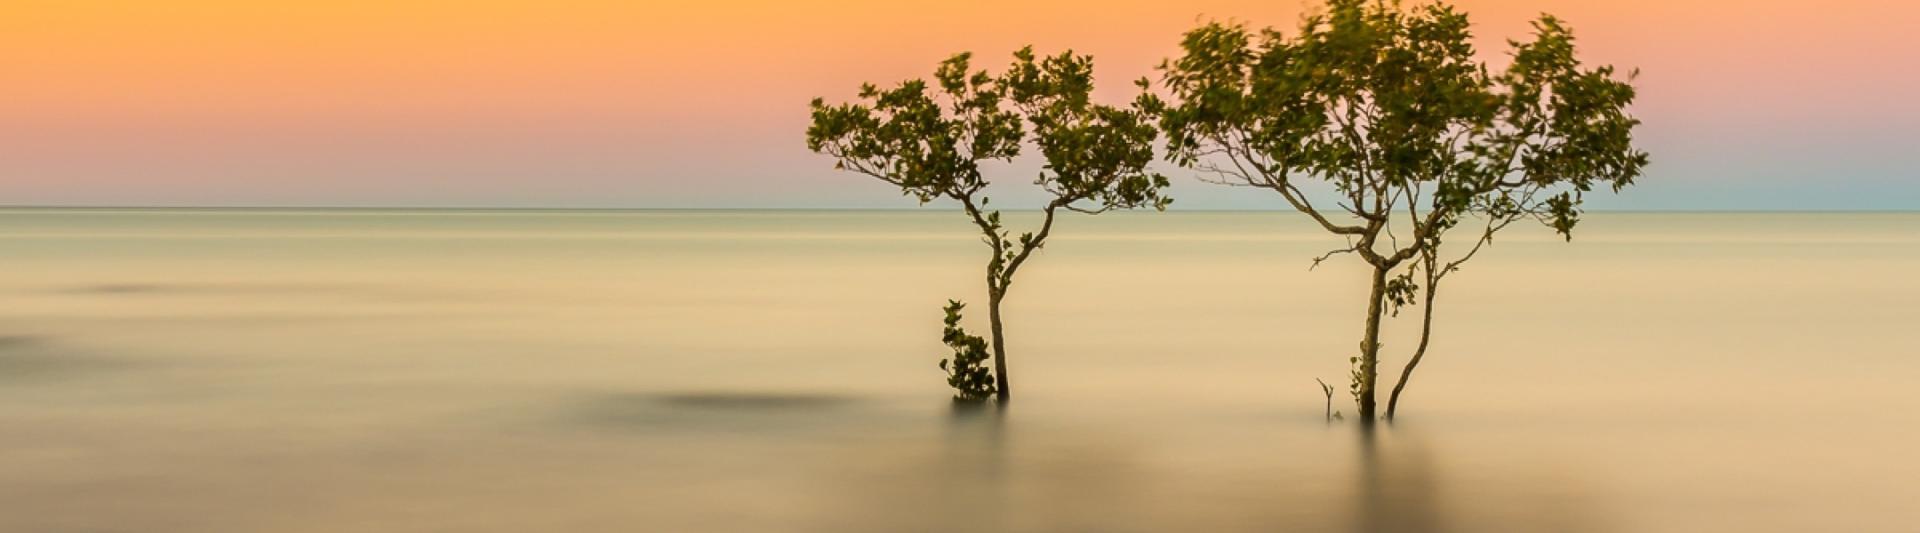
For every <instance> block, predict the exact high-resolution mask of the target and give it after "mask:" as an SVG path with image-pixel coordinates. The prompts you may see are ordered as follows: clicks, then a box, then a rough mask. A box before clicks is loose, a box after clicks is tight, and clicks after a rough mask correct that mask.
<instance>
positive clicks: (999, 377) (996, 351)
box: [987, 290, 1011, 403]
mask: <svg viewBox="0 0 1920 533" xmlns="http://www.w3.org/2000/svg"><path fill="white" fill-rule="evenodd" d="M1005 296H1006V293H1005V292H1004V291H998V290H996V291H993V294H991V295H988V298H987V316H988V317H989V319H990V321H991V322H992V325H993V380H994V388H995V389H996V390H997V392H995V393H994V394H995V397H996V398H998V399H999V400H1000V402H1001V403H1005V402H1006V401H1007V397H1008V395H1009V394H1011V390H1009V389H1008V387H1007V342H1006V338H1005V337H1003V336H1001V334H1000V300H1001V299H1002V298H1004V297H1005Z"/></svg>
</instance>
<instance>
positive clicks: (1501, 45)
mask: <svg viewBox="0 0 1920 533" xmlns="http://www.w3.org/2000/svg"><path fill="white" fill-rule="evenodd" d="M1456 5H1458V6H1460V7H1461V8H1463V9H1464V10H1466V11H1467V12H1469V13H1470V14H1471V15H1472V17H1473V19H1474V21H1475V24H1476V32H1477V37H1478V38H1479V44H1480V49H1481V51H1482V52H1483V54H1485V55H1487V57H1488V59H1489V60H1490V61H1493V62H1496V63H1498V62H1499V61H1501V58H1502V57H1503V51H1504V49H1505V40H1506V39H1508V38H1519V37H1524V36H1525V32H1526V30H1527V22H1528V21H1529V20H1530V19H1532V18H1535V17H1537V16H1538V15H1539V13H1541V12H1550V13H1553V14H1555V15H1557V16H1559V17H1561V18H1562V19H1564V20H1566V21H1567V22H1568V23H1569V24H1571V25H1572V27H1573V28H1574V30H1575V32H1576V35H1577V36H1578V38H1579V39H1580V46H1581V51H1582V55H1583V56H1584V58H1585V59H1586V60H1587V61H1588V62H1589V63H1594V64H1602V63H1604V64H1614V65H1619V66H1621V67H1637V68H1639V69H1641V72H1642V74H1641V77H1640V78H1639V79H1638V85H1639V87H1640V91H1641V92H1640V100H1639V102H1638V103H1637V104H1636V106H1635V107H1634V109H1633V111H1634V113H1635V114H1636V115H1637V116H1638V117H1640V118H1641V119H1643V120H1644V121H1645V124H1644V125H1643V126H1642V127H1641V129H1640V130H1639V135H1638V139H1639V142H1640V144H1641V146H1642V147H1643V148H1644V149H1645V150H1647V151H1648V152H1651V153H1652V156H1653V165H1652V166H1651V167H1650V168H1649V169H1648V172H1647V175H1646V176H1645V177H1644V178H1642V180H1641V185H1639V186H1637V187H1635V188H1632V189H1629V190H1628V191H1627V192H1625V193H1623V194H1621V195H1619V196H1617V197H1612V196H1604V195H1603V196H1600V197H1595V198H1592V199H1590V201H1589V205H1590V206H1592V207H1594V208H1596V209H1662V210H1664V209H1680V210H1684V209H1708V210H1773V209H1802V210H1848V209H1862V210H1884V209H1920V35H1916V29H1920V3H1912V2H1906V1H1895V0H1825V1H1820V2H1810V1H1805V0H1791V1H1788V0H1738V1H1736V0H1607V1H1597V0H1537V1H1508V0H1460V1H1458V2H1456ZM1308 7H1309V3H1308V2H1306V1H1304V0H1248V1H1242V0H1198V1H1166V0H1161V1H1153V2H1147V1H1134V0H1067V1H1052V2H1049V1H1038V0H1030V1H1016V0H975V1H969V2H939V3H935V2H908V1H899V0H843V1H814V2H808V1H800V0H793V1H763V0H701V1H672V0H642V1H559V0H541V1H533V0H460V1H453V0H378V1H369V0H281V1H275V2H260V1H257V0H170V1H153V0H117V1H116V0H5V1H4V2H0V205H94V206H99V205H110V206H357V207H381V206H429V207H433V206H438V207H636V208H660V207H681V208H733V207H742V208H758V207H797V208H843V207H845V208H892V207H912V206H914V205H915V203H914V202H913V201H912V200H911V199H908V198H904V197H901V196H900V195H899V193H898V191H896V190H893V189H892V188H890V186H888V185H886V184H884V183H881V182H878V181H876V180H873V179H872V178H868V177H864V176H860V175H856V174H851V173H846V172H836V171H834V170H833V162H832V161H831V160H829V159H827V158H826V157H824V156H820V155H816V154H812V153H810V152H808V151H807V150H806V148H805V145H804V131H805V129H806V125H807V120H808V117H807V102H808V101H809V100H811V99H812V98H813V97H816V96H821V97H826V98H828V99H829V100H844V99H848V98H850V97H852V96H853V93H854V91H855V90H856V88H857V87H858V86H859V84H860V83H862V82H867V81H874V82H879V83H892V82H897V81H899V80H903V79H906V78H909V77H920V76H926V75H928V74H930V73H931V72H932V69H933V67H934V65H935V64H936V63H938V62H939V61H940V60H941V59H944V58H945V57H946V56H947V55H949V54H951V53H953V52H958V51H972V52H975V54H976V57H978V58H980V59H979V60H978V61H979V64H982V65H991V66H995V67H998V66H999V65H1000V64H1001V62H1002V61H1004V60H1006V59H1007V58H1008V54H1009V53H1010V52H1011V51H1012V50H1014V49H1016V48H1018V47H1020V46H1021V45H1025V44H1032V45H1034V46H1035V47H1036V48H1037V49H1038V50H1039V51H1042V52H1052V51H1058V50H1062V49H1067V48H1071V49H1073V50H1075V51H1078V52H1081V53H1085V54H1091V55H1092V56H1094V58H1095V64H1096V75H1097V76H1098V79H1099V81H1100V83H1101V84H1102V90H1101V95H1102V96H1103V97H1104V98H1106V99H1108V101H1110V102H1114V103H1119V102H1123V101H1125V99H1127V98H1128V96H1129V94H1130V92H1131V91H1132V89H1131V87H1130V85H1129V83H1128V81H1129V80H1132V79H1135V78H1138V77H1140V76H1143V75H1149V74H1151V73H1152V66H1153V65H1155V64H1156V63H1158V62H1159V60H1160V59H1162V58H1165V57H1168V56H1170V55H1173V54H1174V53H1175V52H1176V51H1177V44H1178V40H1179V37H1180V34H1181V32H1183V31H1184V30H1186V29H1189V28H1191V27H1193V26H1194V25H1196V24H1197V23H1199V22H1201V21H1205V20H1215V19H1219V20H1239V21H1244V22H1247V23H1249V24H1252V25H1255V26H1277V27H1280V28H1282V29H1290V28H1291V27H1292V26H1293V25H1294V24H1295V22H1296V21H1297V20H1298V17H1299V14H1300V13H1301V12H1302V11H1304V10H1305V9H1307V8H1308ZM1162 169H1163V170H1164V171H1166V172H1167V173H1168V174H1169V175H1171V176H1173V177H1174V178H1175V182H1176V186H1175V190H1174V192H1173V195H1174V196H1175V197H1176V198H1177V200H1176V204H1175V205H1176V206H1177V207H1179V208H1187V209H1266V208H1280V207H1283V206H1284V204H1283V203H1281V202H1279V201H1277V198H1270V197H1268V196H1270V195H1261V194H1259V191H1250V190H1245V189H1231V188H1222V187H1216V186H1209V185H1205V184H1200V183H1197V182H1194V181H1193V180H1191V179H1190V177H1189V176H1188V175H1187V174H1185V173H1183V172H1181V171H1180V170H1179V169H1177V168H1173V167H1171V166H1170V165H1164V164H1163V165H1162ZM989 170H990V171H991V172H993V174H990V177H995V178H999V180H998V183H999V184H998V185H997V188H998V189H997V190H996V192H995V194H996V198H999V199H1001V201H996V202H995V203H996V204H1003V205H1019V204H1020V203H1022V202H1032V201H1037V199H1038V198H1039V196H1038V192H1037V191H1035V190H1033V189H1032V187H1031V186H1030V185H1029V184H1030V182H1031V181H1032V180H1031V177H1032V175H1033V174H1032V172H1033V170H1034V169H1033V168H1031V165H1030V164H1029V163H1024V162H1023V163H1019V164H1014V165H1006V166H996V167H991V168H990V169H989ZM1002 191H1004V192H1002Z"/></svg>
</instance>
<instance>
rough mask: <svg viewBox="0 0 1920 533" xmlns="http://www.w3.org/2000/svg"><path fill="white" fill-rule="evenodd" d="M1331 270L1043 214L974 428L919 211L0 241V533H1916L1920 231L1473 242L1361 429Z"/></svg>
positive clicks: (529, 218)
mask: <svg viewBox="0 0 1920 533" xmlns="http://www.w3.org/2000/svg"><path fill="white" fill-rule="evenodd" d="M1031 222H1032V219H1031V218H1024V217H1021V216H1013V217H1012V220H1011V223H1012V224H1013V225H1014V226H1015V227H1016V228H1017V227H1020V225H1022V224H1030V223H1031ZM1335 244H1337V242H1336V241H1333V240H1331V238H1330V237H1329V236H1327V235H1324V234H1322V233H1319V232H1318V230H1317V229H1315V228H1314V227H1312V226H1310V225H1308V224H1307V223H1306V221H1305V220H1304V219H1301V218H1299V217H1297V216H1293V215H1289V214H1282V213H1197V212H1195V213H1166V214H1154V213H1121V214H1107V215H1101V216H1099V217H1084V216H1074V217H1071V218H1066V219H1064V220H1063V221H1062V222H1061V224H1060V226H1059V227H1057V228H1056V233H1055V236H1054V239H1053V240H1052V241H1050V243H1049V245H1048V246H1047V248H1046V249H1045V251H1044V252H1042V253H1041V255H1040V256H1039V257H1036V258H1035V259H1034V260H1033V262H1032V263H1030V266H1028V267H1027V268H1026V269H1025V270H1023V271H1022V272H1021V275H1020V278H1019V280H1018V281H1017V283H1016V285H1015V286H1014V287H1013V294H1012V296H1010V298H1009V302H1008V304H1007V309H1006V314H1007V321H1008V326H1007V327H1008V329H1007V335H1008V345H1009V353H1010V357H1009V359H1010V363H1011V366H1012V375H1011V377H1012V379H1013V388H1014V393H1015V399H1014V401H1013V402H1011V403H1010V404H1009V405H1007V406H1006V407H1005V408H1004V409H979V410H965V409H955V408H953V406H952V405H951V404H950V403H949V402H948V400H947V398H948V396H949V393H948V391H947V390H946V389H945V384H944V381H943V377H942V374H941V372H940V370H939V369H938V368H936V366H935V363H936V362H937V361H938V360H939V359H940V358H941V357H942V356H943V350H944V347H943V346H942V345H941V344H940V343H939V333H940V331H939V320H940V317H941V312H940V307H941V305H942V304H944V303H945V301H946V300H947V299H949V298H959V299H965V300H967V301H975V302H980V305H978V306H975V307H974V308H970V311H976V312H977V314H969V315H968V318H967V324H968V325H969V326H970V327H971V328H973V329H975V330H978V331H981V332H984V329H985V309H984V300H985V298H984V291H983V289H982V288H981V287H980V286H979V285H980V279H981V270H982V268H983V265H984V260H985V252H984V246H983V245H981V244H980V243H979V241H978V239H977V238H976V237H974V236H973V234H972V233H971V228H970V226H968V225H967V224H966V222H965V221H964V220H963V219H962V218H961V217H960V216H959V215H957V214H955V213H951V212H948V211H945V210H940V209H927V210H923V211H910V212H891V211H881V212H852V211H849V212H836V211H788V212H781V211H400V210H111V209H5V210H0V274H4V275H0V303H3V305H0V428H5V429H4V430H0V472H6V474H5V475H4V476H0V531H34V532H69V531H71V532H96V531H140V532H226V531H235V532H241V531H246V532H252V531H285V532H304V531H313V532H337V531H391V532H412V531H482V532H484V531H503V532H506V531H511V532H520V531H569V532H593V531H609V532H613V531H1576V532H1588V531H1591V532H1611V531H1633V532H1642V531H1676V532H1679V531H1912V530H1913V527H1914V524H1915V523H1920V507H1917V506H1916V504H1915V502H1920V488H1917V487H1916V486H1915V484H1914V482H1913V481H1914V480H1915V479H1920V460H1915V459H1913V458H1912V455H1911V450H1912V449H1914V448H1916V447H1920V391H1917V390H1915V388H1914V386H1913V383H1914V379H1915V376H1920V358H1916V357H1914V355H1915V354H1917V353H1920V335H1915V334H1914V333H1913V329H1912V328H1913V324H1914V323H1915V322H1916V320H1915V319H1916V318H1920V311H1916V310H1915V309H1914V307H1913V302H1914V301H1916V299H1920V277H1916V276H1915V275H1914V272H1916V271H1920V214H1728V213H1719V214H1704V213H1668V214H1651V213H1598V214H1592V215H1590V216H1589V217H1588V219H1587V220H1586V221H1585V222H1583V223H1582V225H1581V226H1580V228H1579V231H1578V232H1577V234H1576V238H1575V240H1574V241H1573V242H1572V243H1565V242H1561V241H1559V240H1558V239H1557V238H1555V237H1554V236H1553V235H1551V234H1550V232H1548V231H1545V230H1536V229H1524V230H1522V229H1516V230H1512V231H1510V232H1509V233H1507V234H1504V235H1503V236H1502V239H1501V240H1500V241H1498V242H1497V243H1496V245H1495V246H1494V247H1493V248H1492V249H1490V250H1489V251H1488V252H1486V253H1484V254H1483V255H1482V256H1481V257H1480V258H1478V259H1476V260H1475V262H1473V263H1470V264H1469V265H1468V268H1467V269H1466V270H1465V271H1463V272H1461V273H1459V274H1457V275H1455V276H1454V277H1452V278H1450V279H1449V285H1447V287H1446V288H1445V292H1444V293H1443V294H1442V296H1441V303H1440V305H1441V306H1443V307H1442V308H1441V309H1440V310H1439V313H1438V319H1437V323H1436V328H1437V334H1436V337H1435V340H1434V347H1433V349H1432V352H1431V353H1430V355H1429V358H1428V360H1427V362H1426V363H1425V364H1424V365H1423V366H1422V367H1421V369H1420V372H1419V374H1418V375H1417V376H1416V378H1415V380H1414V381H1413V383H1412V385H1411V386H1410V387H1409V390H1408V392H1407V397H1406V398H1405V399H1404V400H1403V406H1402V413H1401V421H1400V422H1399V423H1397V424H1396V425H1394V426H1391V427H1382V428H1381V429H1379V430H1377V431H1374V432H1372V433H1370V434H1369V433H1363V432H1361V431H1359V430H1358V429H1357V425H1356V424H1354V423H1352V422H1345V423H1336V424H1332V425H1329V424H1327V423H1325V422H1324V421H1323V409H1324V402H1325V398H1324V397H1323V396H1322V395H1321V391H1320V389H1319V385H1317V384H1316V383H1315V382H1314V379H1315V378H1321V379H1325V380H1327V381H1328V382H1330V383H1334V384H1335V385H1336V387H1339V388H1340V389H1341V390H1342V391H1344V376H1346V373H1347V362H1346V358H1347V356H1348V355H1349V354H1350V352H1352V351H1353V347H1354V346H1355V345H1356V344H1357V342H1358V339H1359V333H1360V326H1361V318H1362V317H1361V314H1362V311H1363V308H1364V302H1363V301H1362V300H1363V298H1364V296H1365V295H1364V290H1365V283H1366V280H1365V277H1364V276H1365V274H1364V272H1362V271H1361V270H1360V269H1359V268H1357V267H1356V266H1355V265H1354V264H1353V260H1352V258H1350V257H1344V258H1343V257H1336V258H1334V259H1333V260H1330V261H1329V262H1328V264H1326V265H1324V266H1322V267H1320V268H1319V269H1317V270H1313V271H1309V270H1308V268H1307V267H1308V265H1309V263H1310V260H1309V259H1310V258H1311V257H1313V256H1315V255H1318V254H1319V253H1321V252H1324V251H1326V250H1328V249H1330V248H1332V247H1333V245H1335ZM1416 316H1417V315H1416V313H1411V312H1410V313H1407V314H1405V315H1404V316H1403V317H1401V318H1398V319H1395V320H1392V321H1390V322H1389V323H1388V326H1387V327H1388V328H1390V330H1392V331H1393V332H1394V333H1393V334H1390V335H1389V336H1388V337H1387V340H1386V343H1387V344H1386V350H1387V352H1388V354H1389V355H1388V359H1387V361H1386V362H1385V368H1388V369H1390V370H1392V371H1394V372H1397V369H1398V365H1399V364H1400V363H1401V362H1402V360H1403V358H1404V357H1405V353H1406V349H1407V348H1409V347H1410V346H1411V345H1412V342H1411V341H1410V340H1409V338H1408V335H1407V334H1408V333H1410V332H1411V330H1412V329H1414V328H1415V327H1417V318H1416ZM1334 400H1335V401H1334V408H1336V409H1340V410H1343V411H1345V412H1346V413H1345V414H1347V415H1349V416H1351V414H1352V408H1351V407H1350V405H1351V401H1350V400H1349V399H1348V398H1346V397H1345V394H1344V392H1339V393H1337V395H1336V396H1335V398H1334Z"/></svg>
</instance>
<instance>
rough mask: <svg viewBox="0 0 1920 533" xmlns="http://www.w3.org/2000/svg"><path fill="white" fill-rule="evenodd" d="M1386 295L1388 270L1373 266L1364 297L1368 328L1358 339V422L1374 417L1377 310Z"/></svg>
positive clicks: (1377, 346) (1377, 370) (1378, 365)
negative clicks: (1368, 292)
mask: <svg viewBox="0 0 1920 533" xmlns="http://www.w3.org/2000/svg"><path fill="white" fill-rule="evenodd" d="M1386 296H1387V269H1386V268H1380V267H1375V268H1374V270H1373V291H1372V294H1371V295H1369V296H1368V297H1367V331H1366V336H1365V337H1363V338H1362V339H1361V341H1360V368H1359V370H1358V372H1359V375H1358V376H1355V381H1357V382H1358V383H1357V385H1359V386H1358V387H1357V388H1358V389H1359V391H1358V395H1359V398H1357V399H1358V400H1359V403H1360V423H1361V424H1372V423H1373V421H1374V419H1375V416H1374V411H1375V409H1374V401H1373V389H1374V386H1373V385H1374V382H1375V381H1378V378H1379V376H1380V313H1381V312H1382V311H1383V309H1382V307H1384V306H1383V304H1384V303H1385V302H1384V300H1386Z"/></svg>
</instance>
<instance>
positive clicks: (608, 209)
mask: <svg viewBox="0 0 1920 533" xmlns="http://www.w3.org/2000/svg"><path fill="white" fill-rule="evenodd" d="M63 209H70V210H79V211H87V210H94V211H106V210H154V211H162V210H181V211H187V210H201V211H206V210H230V211H297V210H307V211H603V212H623V211H625V212H632V211H713V212H725V211H736V212H737V211H769V212H778V211H789V212H791V211H866V212H923V211H930V210H929V209H925V208H919V207H804V206H796V207H562V206H551V207H547V206H539V207H533V206H406V205H395V206H341V205H316V206H302V205H5V204H0V210H63ZM1013 209H1015V210H1028V209H1035V210H1037V209H1039V207H1016V208H1013ZM1136 211H1139V212H1151V210H1145V209H1142V210H1136ZM1114 212H1115V213H1124V212H1129V211H1114ZM1165 212H1182V213H1282V214H1285V213H1294V214H1298V213H1299V212H1298V211H1295V210H1293V209H1290V208H1272V209H1261V208H1192V209H1182V208H1169V209H1167V210H1166V211H1165ZM1585 212H1587V213H1627V214H1632V213H1726V214H1740V213H1782V214H1786V213H1805V214H1821V213H1836V214H1839V213H1860V214H1872V213H1920V207H1914V208H1907V209H1878V208H1862V209H1844V208H1843V209H1831V208H1821V209H1765V208H1762V209H1725V208H1690V209H1686V208H1683V209H1657V208H1656V209H1608V208H1599V209H1587V210H1585Z"/></svg>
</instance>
